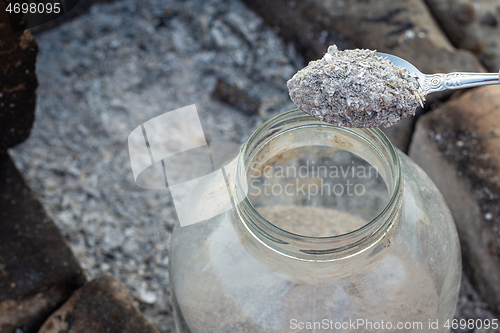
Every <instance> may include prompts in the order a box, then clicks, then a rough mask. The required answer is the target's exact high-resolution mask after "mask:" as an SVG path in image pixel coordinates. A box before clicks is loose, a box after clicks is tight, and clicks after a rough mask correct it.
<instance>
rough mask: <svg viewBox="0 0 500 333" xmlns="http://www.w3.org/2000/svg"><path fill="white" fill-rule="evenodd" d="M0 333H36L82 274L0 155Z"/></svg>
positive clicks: (37, 203) (51, 224)
mask: <svg viewBox="0 0 500 333" xmlns="http://www.w3.org/2000/svg"><path fill="white" fill-rule="evenodd" d="M0 221H1V222H0V332H2V333H3V332H9V333H10V332H13V331H14V329H15V328H16V327H22V326H26V327H27V328H28V330H29V331H30V332H36V330H37V329H38V328H39V327H40V325H41V324H42V323H43V322H44V321H45V319H46V318H47V317H48V316H49V315H50V314H51V313H52V312H53V311H55V310H56V309H57V308H58V307H59V306H60V305H61V304H62V303H63V302H64V301H65V300H66V299H68V297H69V296H70V295H71V294H72V293H73V291H74V290H76V289H77V288H79V287H80V286H81V285H83V283H84V282H85V277H84V275H83V271H82V269H81V268H80V266H79V264H78V262H77V261H76V259H75V257H74V256H73V253H72V252H71V250H70V249H69V247H68V245H67V243H66V241H65V240H64V238H63V237H62V235H61V233H60V232H59V229H57V227H56V226H55V224H54V222H53V221H52V219H51V218H50V217H49V216H48V215H47V213H46V212H45V210H44V208H43V207H42V204H41V203H40V201H38V198H37V197H36V196H35V195H34V194H33V193H32V192H31V190H30V189H29V188H28V187H27V186H26V184H25V182H24V179H23V178H22V176H21V175H20V174H19V172H18V171H17V170H16V168H15V167H14V165H13V163H12V161H11V160H10V158H9V156H8V155H7V154H6V153H0Z"/></svg>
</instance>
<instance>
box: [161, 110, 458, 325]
mask: <svg viewBox="0 0 500 333" xmlns="http://www.w3.org/2000/svg"><path fill="white" fill-rule="evenodd" d="M234 164H235V165H236V169H235V170H234V172H233V173H231V176H230V177H231V178H232V182H230V184H233V187H232V200H233V203H234V209H232V210H229V211H227V212H225V213H223V214H221V215H218V216H216V217H214V218H211V219H209V220H207V221H204V222H200V223H196V224H192V225H189V226H185V227H180V226H179V225H176V227H175V228H174V231H173V235H172V242H171V252H170V282H171V288H172V290H171V295H172V303H173V306H174V312H175V322H176V327H177V331H178V332H183V333H185V332H191V333H200V332H217V333H222V332H231V333H233V332H245V333H246V332H259V333H262V332H294V331H296V332H313V331H330V332H333V331H335V332H357V331H378V330H381V331H384V330H394V331H398V332H413V331H419V332H420V331H422V332H426V331H428V332H447V331H449V329H446V328H445V327H444V324H445V322H446V320H447V319H451V318H453V314H454V311H455V307H456V302H457V298H458V292H459V286H460V277H461V259H460V258H461V257H460V247H459V242H458V236H457V232H456V229H455V225H454V223H453V220H452V217H451V214H450V212H449V209H448V208H447V206H446V203H445V201H444V199H443V197H442V196H441V194H440V193H439V191H438V190H437V188H436V186H435V185H434V184H433V183H432V182H431V180H430V179H429V178H428V177H427V175H426V174H425V173H424V172H423V171H422V170H421V169H420V168H419V167H418V166H417V165H416V164H415V163H414V162H413V161H411V160H410V159H409V158H408V157H407V156H406V155H405V154H403V153H401V152H399V151H396V149H395V148H394V147H393V146H392V144H391V143H390V141H389V140H388V139H387V137H386V136H385V135H384V134H383V133H382V132H381V131H380V130H379V129H358V128H342V127H335V126H331V125H329V124H326V123H324V122H320V121H318V120H316V119H315V118H313V117H310V116H308V115H306V114H305V113H303V112H302V111H300V110H292V111H289V112H286V113H283V114H280V115H278V116H276V117H275V118H273V119H271V120H269V121H268V122H266V123H265V124H263V125H262V126H261V127H260V128H259V129H258V130H257V131H256V132H255V133H254V134H253V135H252V136H251V137H250V138H249V139H248V140H247V142H246V143H245V144H244V145H243V147H242V148H241V151H240V153H239V155H238V157H237V163H234ZM313 184H314V185H315V186H313ZM349 184H350V185H349ZM327 185H328V186H327ZM266 190H267V192H266ZM436 321H438V322H436Z"/></svg>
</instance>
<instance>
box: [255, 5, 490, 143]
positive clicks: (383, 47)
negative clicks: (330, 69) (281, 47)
mask: <svg viewBox="0 0 500 333" xmlns="http://www.w3.org/2000/svg"><path fill="white" fill-rule="evenodd" d="M245 3H246V4H247V5H248V6H249V7H250V8H251V9H253V10H254V11H256V12H257V13H259V14H260V15H261V16H262V17H263V18H264V20H266V22H267V23H268V24H270V25H273V26H275V27H277V28H279V29H280V34H281V35H282V37H283V38H285V39H286V40H287V41H289V42H293V43H294V44H299V47H303V48H309V49H311V50H313V51H314V52H309V53H303V52H302V53H303V54H306V60H316V59H318V58H321V57H322V56H323V54H324V53H325V52H326V50H327V48H328V43H332V42H337V43H338V46H339V49H343V48H345V47H348V48H353V47H359V48H366V49H373V50H377V51H380V52H385V53H390V54H394V55H396V56H399V57H402V58H404V59H406V60H408V61H409V62H411V63H412V64H413V65H415V67H417V68H418V69H419V70H421V71H422V72H423V73H429V74H431V73H448V72H455V71H460V72H466V71H469V72H484V71H485V69H484V68H483V66H482V65H481V64H480V63H479V61H478V60H477V59H476V57H475V56H474V54H472V53H471V52H470V51H465V50H457V49H455V48H454V47H453V46H452V44H451V43H450V42H449V40H448V39H447V37H446V35H445V34H444V33H443V32H442V30H441V29H440V27H439V26H438V24H437V23H436V21H435V19H434V18H433V16H432V15H431V13H430V11H429V9H428V8H427V6H426V5H425V3H424V2H423V0H409V1H404V2H403V1H392V0H377V1H374V0H372V1H345V0H303V1H289V0H273V1H266V0H256V1H253V0H245ZM317 31H320V32H321V31H325V32H329V33H330V35H333V36H334V37H335V36H336V37H337V38H336V40H335V38H334V39H333V40H328V39H325V38H323V39H322V38H320V36H319V35H318V33H317ZM339 36H341V37H342V38H339ZM308 39H311V40H312V41H310V42H303V41H304V40H308ZM297 41H299V42H297ZM321 41H324V42H323V43H321ZM300 45H302V46H300ZM299 50H300V48H299ZM311 56H313V57H312V58H311ZM450 95H451V94H450V93H449V92H439V93H434V94H432V95H429V96H428V97H427V102H426V105H425V106H426V109H427V108H429V107H430V106H431V105H432V104H433V103H435V102H437V101H438V100H440V99H446V98H448V97H449V96H450ZM419 113H421V110H417V114H419ZM414 122H415V120H414V119H411V120H408V121H405V122H399V123H398V124H396V125H394V126H392V127H390V128H389V129H387V130H385V129H384V132H385V133H386V134H387V135H388V136H389V139H390V140H391V141H392V142H393V143H394V145H395V146H396V147H398V148H400V149H402V150H403V151H406V148H407V146H408V142H409V141H410V137H411V133H412V131H413V127H414Z"/></svg>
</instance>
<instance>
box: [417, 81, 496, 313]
mask: <svg viewBox="0 0 500 333" xmlns="http://www.w3.org/2000/svg"><path fill="white" fill-rule="evenodd" d="M410 157H411V158H413V159H414V160H415V161H416V162H417V163H418V164H419V165H420V166H421V167H422V168H423V169H424V170H425V171H426V172H427V174H428V175H429V176H430V177H431V178H432V180H433V181H434V182H435V183H436V185H437V187H438V188H439V190H440V191H441V193H442V194H443V196H444V197H445V199H446V202H447V203H448V206H449V207H450V209H451V211H452V214H453V218H454V219H455V223H456V225H457V229H458V232H459V236H460V240H461V245H462V255H463V264H464V272H465V273H466V274H467V275H468V277H469V279H470V282H471V284H472V285H473V286H474V288H475V289H476V290H477V291H478V293H479V295H480V296H481V298H482V299H483V300H484V301H485V302H487V303H488V304H489V305H490V307H491V309H492V310H493V311H494V312H496V313H500V275H499V274H498V272H500V86H485V87H481V88H476V89H473V90H470V91H467V92H465V93H462V94H460V95H459V96H458V97H455V98H453V99H452V100H450V101H448V102H447V103H446V104H444V105H443V106H441V107H440V108H438V109H436V110H434V111H433V112H431V113H428V114H426V115H424V116H422V117H420V118H419V119H418V121H417V126H416V131H415V134H414V135H413V138H412V142H411V146H410Z"/></svg>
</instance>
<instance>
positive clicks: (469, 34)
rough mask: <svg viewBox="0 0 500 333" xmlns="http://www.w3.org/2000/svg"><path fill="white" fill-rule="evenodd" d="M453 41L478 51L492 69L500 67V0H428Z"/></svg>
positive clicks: (460, 46) (457, 45)
mask: <svg viewBox="0 0 500 333" xmlns="http://www.w3.org/2000/svg"><path fill="white" fill-rule="evenodd" d="M425 2H426V3H427V5H428V6H429V8H430V10H431V11H432V13H433V14H434V16H435V17H436V19H437V20H438V22H439V24H440V26H441V27H442V29H443V30H444V32H445V33H446V35H447V36H448V37H449V39H450V41H451V42H452V43H453V44H454V45H455V46H456V47H458V48H462V49H466V50H470V51H472V52H474V53H476V54H477V55H478V57H479V60H480V61H481V63H482V64H483V65H484V66H485V67H486V68H487V69H488V70H489V71H490V72H497V71H498V69H499V68H500V43H498V40H499V39H500V27H499V26H498V20H499V19H500V16H499V15H500V11H499V9H498V8H499V7H498V1H497V0H483V1H480V2H478V1H474V0H425Z"/></svg>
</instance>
